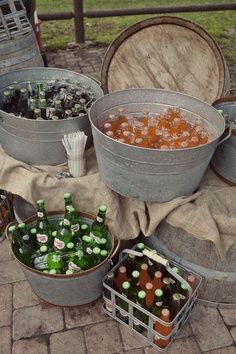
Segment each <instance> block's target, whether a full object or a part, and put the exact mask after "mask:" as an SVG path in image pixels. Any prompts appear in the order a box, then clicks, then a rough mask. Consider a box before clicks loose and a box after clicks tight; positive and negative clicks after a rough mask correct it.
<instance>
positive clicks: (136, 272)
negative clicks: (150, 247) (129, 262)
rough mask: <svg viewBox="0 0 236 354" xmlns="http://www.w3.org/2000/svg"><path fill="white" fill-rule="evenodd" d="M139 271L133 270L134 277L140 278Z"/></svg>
mask: <svg viewBox="0 0 236 354" xmlns="http://www.w3.org/2000/svg"><path fill="white" fill-rule="evenodd" d="M139 274H140V273H139V271H138V270H134V271H133V272H132V277H133V278H139Z"/></svg>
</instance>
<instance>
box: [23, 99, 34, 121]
mask: <svg viewBox="0 0 236 354" xmlns="http://www.w3.org/2000/svg"><path fill="white" fill-rule="evenodd" d="M35 109H36V100H35V99H34V98H30V99H29V104H28V110H27V112H26V115H25V117H26V118H29V119H35V116H34V110H35Z"/></svg>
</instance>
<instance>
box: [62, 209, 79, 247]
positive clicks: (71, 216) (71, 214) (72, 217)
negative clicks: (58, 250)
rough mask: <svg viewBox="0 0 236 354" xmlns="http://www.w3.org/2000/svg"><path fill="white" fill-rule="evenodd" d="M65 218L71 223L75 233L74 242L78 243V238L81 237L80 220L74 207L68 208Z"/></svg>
mask: <svg viewBox="0 0 236 354" xmlns="http://www.w3.org/2000/svg"><path fill="white" fill-rule="evenodd" d="M65 218H66V219H67V220H69V221H70V224H71V230H72V231H73V232H74V236H75V237H74V239H75V241H74V242H77V240H78V238H79V237H80V219H79V217H78V216H77V213H76V210H75V208H73V207H72V206H67V207H66V215H65Z"/></svg>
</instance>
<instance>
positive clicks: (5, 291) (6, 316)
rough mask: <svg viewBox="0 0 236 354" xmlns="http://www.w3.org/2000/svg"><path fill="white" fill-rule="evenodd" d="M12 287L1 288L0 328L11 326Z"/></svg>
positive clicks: (3, 286)
mask: <svg viewBox="0 0 236 354" xmlns="http://www.w3.org/2000/svg"><path fill="white" fill-rule="evenodd" d="M11 316H12V285H10V284H6V285H2V286H0V327H3V326H9V325H11Z"/></svg>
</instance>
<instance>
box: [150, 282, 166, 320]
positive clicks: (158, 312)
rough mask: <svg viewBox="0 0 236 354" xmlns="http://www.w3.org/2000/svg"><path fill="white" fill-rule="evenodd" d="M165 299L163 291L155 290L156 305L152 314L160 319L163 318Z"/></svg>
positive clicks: (152, 309)
mask: <svg viewBox="0 0 236 354" xmlns="http://www.w3.org/2000/svg"><path fill="white" fill-rule="evenodd" d="M163 299H164V293H163V290H162V289H156V290H155V299H154V304H153V306H152V307H151V312H152V313H153V315H155V316H157V317H160V316H161V311H162V309H163Z"/></svg>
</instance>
